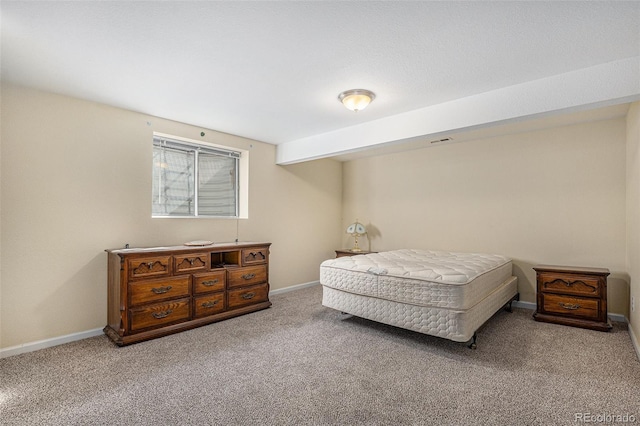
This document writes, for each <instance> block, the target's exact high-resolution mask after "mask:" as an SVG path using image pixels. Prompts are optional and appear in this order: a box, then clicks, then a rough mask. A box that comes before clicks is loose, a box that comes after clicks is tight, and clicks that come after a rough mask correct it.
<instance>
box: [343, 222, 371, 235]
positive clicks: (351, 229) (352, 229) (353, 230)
mask: <svg viewBox="0 0 640 426" xmlns="http://www.w3.org/2000/svg"><path fill="white" fill-rule="evenodd" d="M366 233H367V230H366V228H365V227H364V225H363V224H361V223H360V222H354V223H352V224H351V225H349V226H348V227H347V234H350V235H356V234H357V235H364V234H366Z"/></svg>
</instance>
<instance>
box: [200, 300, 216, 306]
mask: <svg viewBox="0 0 640 426" xmlns="http://www.w3.org/2000/svg"><path fill="white" fill-rule="evenodd" d="M218 302H219V301H218V300H210V301H208V302H204V303H203V304H202V307H203V308H213V307H214V306H216V305H217V304H218Z"/></svg>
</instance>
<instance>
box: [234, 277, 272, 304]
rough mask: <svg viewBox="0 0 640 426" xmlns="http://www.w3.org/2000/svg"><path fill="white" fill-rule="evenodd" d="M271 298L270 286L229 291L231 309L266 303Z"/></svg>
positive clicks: (264, 285)
mask: <svg viewBox="0 0 640 426" xmlns="http://www.w3.org/2000/svg"><path fill="white" fill-rule="evenodd" d="M268 298H269V284H266V283H265V284H261V285H254V286H251V287H244V288H238V289H234V290H230V291H229V309H234V308H239V307H242V306H246V305H252V304H254V303H260V302H265V301H266V300H268Z"/></svg>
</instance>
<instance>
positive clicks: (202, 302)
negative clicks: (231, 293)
mask: <svg viewBox="0 0 640 426" xmlns="http://www.w3.org/2000/svg"><path fill="white" fill-rule="evenodd" d="M193 300H194V302H193V303H194V316H195V317H196V318H200V317H206V316H207V315H213V314H218V313H220V312H223V311H224V310H225V308H226V306H225V303H224V292H222V293H212V294H208V295H205V296H199V297H196V298H194V299H193Z"/></svg>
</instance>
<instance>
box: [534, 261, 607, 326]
mask: <svg viewBox="0 0 640 426" xmlns="http://www.w3.org/2000/svg"><path fill="white" fill-rule="evenodd" d="M533 269H534V270H535V271H536V276H537V278H536V281H537V309H536V312H535V313H534V314H533V317H534V318H535V320H536V321H544V322H552V323H556V324H563V325H571V326H575V327H582V328H590V329H592V330H599V331H609V330H611V328H612V326H611V322H610V321H609V318H608V317H607V276H608V275H609V270H608V269H603V268H580V267H568V266H549V265H538V266H536V267H535V268H533Z"/></svg>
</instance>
